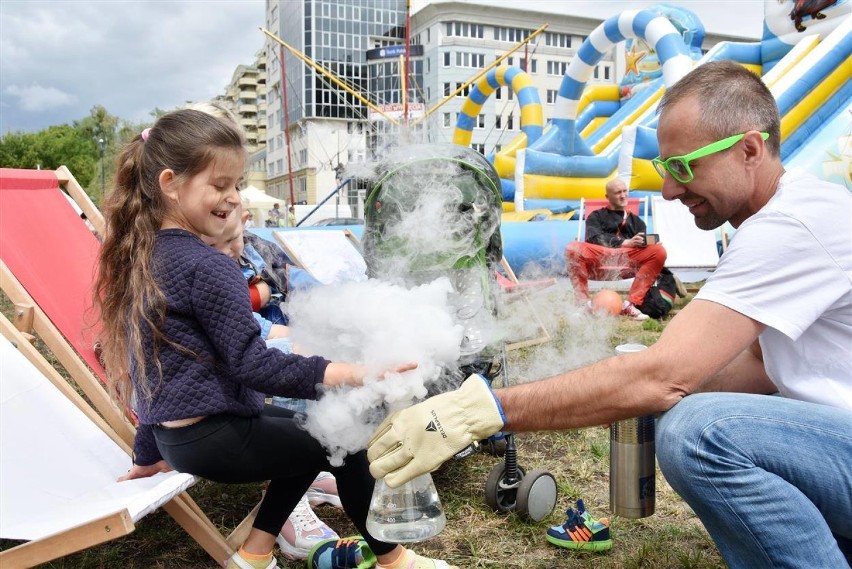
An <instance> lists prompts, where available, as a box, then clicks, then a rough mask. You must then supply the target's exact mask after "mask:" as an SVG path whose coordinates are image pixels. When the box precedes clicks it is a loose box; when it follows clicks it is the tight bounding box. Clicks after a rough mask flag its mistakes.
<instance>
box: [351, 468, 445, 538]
mask: <svg viewBox="0 0 852 569" xmlns="http://www.w3.org/2000/svg"><path fill="white" fill-rule="evenodd" d="M446 523H447V517H446V516H445V515H444V509H443V508H442V507H441V499H440V498H438V491H437V490H436V489H435V484H434V482H432V476H431V475H430V474H428V473H427V474H422V475H420V476H418V477H417V478H415V479H414V480H411V481H409V482H406V483H405V484H403V485H402V486H400V487H399V488H391V487H390V486H388V485H387V484H385V481H384V479H382V480H377V481H376V486H375V488H374V489H373V497H372V499H371V500H370V511H369V513H368V514H367V531H369V532H370V534H371V535H372V536H373V537H375V538H376V539H380V540H382V541H387V542H390V543H409V542H414V541H423V540H425V539H429V538H430V537H434V536H436V535H438V534H439V533H441V530H443V529H444V526H445V525H446Z"/></svg>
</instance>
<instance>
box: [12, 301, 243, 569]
mask: <svg viewBox="0 0 852 569" xmlns="http://www.w3.org/2000/svg"><path fill="white" fill-rule="evenodd" d="M30 316H31V311H27V310H26V309H17V310H16V318H15V320H16V321H17V322H18V323H21V322H28V321H29V320H30V318H29V317H30ZM0 334H2V335H3V336H4V337H5V338H7V339H8V340H9V341H10V342H12V344H13V345H15V346H16V347H17V348H18V350H19V351H20V352H21V353H22V354H23V355H24V356H25V357H26V358H27V359H28V360H29V361H30V362H31V363H32V364H33V365H34V366H35V368H36V369H37V370H38V371H39V372H41V374H42V375H44V376H45V377H46V378H47V379H48V380H49V381H50V383H52V384H53V385H54V386H55V387H57V389H59V391H60V392H61V393H62V395H64V396H65V397H66V398H67V399H68V400H70V401H71V403H73V404H74V405H75V406H76V407H77V408H78V409H79V410H80V411H82V412H83V413H84V414H85V415H86V417H87V418H88V419H89V420H91V421H92V422H93V423H94V424H95V425H96V426H97V427H98V428H100V429H101V430H102V431H103V432H104V433H105V434H106V435H107V436H108V437H109V438H110V439H112V441H113V442H114V443H115V444H116V445H118V446H119V447H121V448H122V449H123V450H124V451H125V452H127V453H128V455H129V454H130V446H128V444H127V442H126V440H125V439H124V438H123V437H122V436H121V435H120V434H118V433H117V432H116V431H115V430H114V429H113V428H112V427H111V426H110V424H109V423H108V422H107V421H106V420H105V419H103V418H102V417H101V416H100V415H99V414H98V412H96V411H95V409H94V408H93V406H91V405H90V404H89V403H87V402H86V401H85V400H84V399H83V398H82V397H81V396H80V395H79V394H78V393H77V392H76V391H75V390H74V388H73V387H72V386H71V385H69V384H68V382H67V381H66V380H65V379H64V378H63V377H62V376H61V375H60V374H59V372H57V371H56V369H55V368H53V367H52V366H51V365H50V364H49V363H48V362H47V360H46V359H45V358H44V356H42V355H41V354H40V353H39V352H38V351H37V350H36V349H35V347H33V346H32V345H31V344H30V343H29V340H30V338H29V337H28V335H27V333H25V332H22V331H20V330H18V329H17V328H16V327H15V326H13V325H12V324H11V323H10V322H9V320H8V319H7V318H6V317H5V316H3V315H0ZM100 389H102V390H103V387H100ZM162 508H163V509H164V510H165V511H166V512H168V513H169V514H170V515H171V516H172V517H173V518H174V519H175V521H177V522H178V524H180V525H181V526H182V527H183V528H184V529H185V530H186V531H187V533H189V534H190V535H191V536H192V537H193V538H194V539H195V540H196V541H198V543H199V544H200V545H202V547H204V549H205V550H206V551H207V552H208V553H209V554H210V555H211V556H213V557H214V559H216V560H217V562H218V563H219V564H220V565H221V564H224V561H226V560H227V558H228V557H229V556H230V554H231V552H230V548H228V547H227V546H226V544H225V542H224V540H223V538H222V536H221V534H219V532H218V530H216V528H215V527H214V526H213V525H212V524H211V523H210V521H209V520H208V519H207V518H206V516H205V515H204V513H203V512H201V510H200V509H199V508H198V506H197V505H195V503H194V502H193V501H192V499H191V498H189V496H188V495H187V494H186V493H185V492H183V493H181V494H180V495H178V496H176V497H175V498H173V499H172V500H171V501H170V502H168V503H166V504H164V505H163V506H162ZM135 528H136V526H135V524H134V522H133V520H132V518H131V516H130V514H129V513H128V511H127V510H126V509H123V510H119V511H116V512H114V513H112V514H108V515H106V516H103V517H101V518H98V519H94V520H91V521H90V522H88V523H84V524H81V525H78V526H75V527H71V528H68V529H66V530H64V531H61V532H58V533H55V534H53V535H50V536H47V537H44V538H42V539H37V540H33V541H28V542H26V543H23V544H21V545H18V546H16V547H13V548H10V549H7V550H5V551H2V552H0V565H2V566H3V567H33V566H35V565H39V564H42V563H46V562H48V561H51V560H54V559H58V558H60V557H64V556H66V555H70V554H72V553H76V552H78V551H82V550H84V549H88V548H89V547H93V546H96V545H100V544H103V543H106V542H108V541H112V540H115V539H118V538H120V537H123V536H125V535H128V534H130V533H131V532H133V531H134V529H135Z"/></svg>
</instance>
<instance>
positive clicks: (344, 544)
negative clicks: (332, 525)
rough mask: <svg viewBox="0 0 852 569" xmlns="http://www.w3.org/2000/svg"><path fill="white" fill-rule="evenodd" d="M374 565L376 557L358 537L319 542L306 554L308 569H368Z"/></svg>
mask: <svg viewBox="0 0 852 569" xmlns="http://www.w3.org/2000/svg"><path fill="white" fill-rule="evenodd" d="M375 565H376V556H375V555H374V554H373V550H372V549H370V546H369V545H367V542H366V541H364V540H363V539H362V538H361V536H360V535H356V536H354V537H347V538H344V539H327V540H325V541H321V542H319V543H318V544H316V545H314V547H313V549H311V552H310V553H309V554H308V568H309V569H370V568H371V567H375Z"/></svg>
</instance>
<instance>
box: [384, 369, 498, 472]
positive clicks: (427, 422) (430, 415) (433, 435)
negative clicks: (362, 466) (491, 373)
mask: <svg viewBox="0 0 852 569" xmlns="http://www.w3.org/2000/svg"><path fill="white" fill-rule="evenodd" d="M505 424H506V418H505V416H504V415H503V409H502V407H500V402H499V401H497V398H496V397H495V396H494V393H493V392H492V391H491V387H490V386H489V385H488V382H487V381H486V380H485V378H484V377H482V376H481V375H471V376H470V377H468V378H467V379H466V380H465V381H464V383H462V385H461V387H459V388H458V389H457V390H455V391H450V392H447V393H442V394H441V395H437V396H435V397H431V398H429V399H427V400H426V401H423V402H422V403H418V404H417V405H413V406H411V407H409V408H408V409H403V410H402V411H397V412H396V413H394V414H393V415H391V416H390V417H388V418H387V419H385V420H384V422H383V423H382V424H381V425H379V428H378V430H377V431H376V432H375V434H373V438H372V439H371V440H370V444H369V446H368V447H367V458H369V460H370V473H372V475H373V476H374V477H375V478H377V479H379V478H384V479H385V482H386V483H387V485H388V486H390V487H391V488H396V487H397V486H400V485H401V484H404V483H405V482H408V481H409V480H411V479H412V478H415V477H417V476H419V475H421V474H424V473H426V472H431V471H432V470H435V469H436V468H438V466H440V465H441V463H443V462H444V461H446V460H447V459H449V458H450V457H452V456H453V455H454V454H456V453H457V452H459V451H460V450H462V449H464V448H466V447H467V446H469V445H470V444H471V443H473V442H475V441H479V440H482V439H484V438H487V437H489V436H491V435H493V434H494V433H496V432H498V431H500V429H502V428H503V425H505Z"/></svg>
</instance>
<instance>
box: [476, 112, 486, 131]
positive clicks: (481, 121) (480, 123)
mask: <svg viewBox="0 0 852 569" xmlns="http://www.w3.org/2000/svg"><path fill="white" fill-rule="evenodd" d="M476 128H485V115H479V116H477V117H476Z"/></svg>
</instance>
